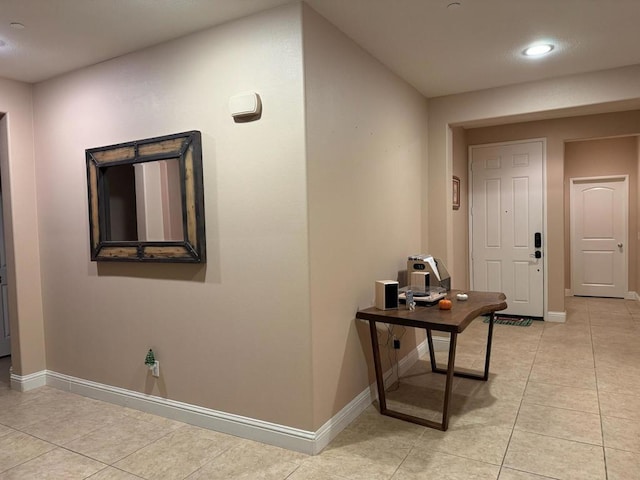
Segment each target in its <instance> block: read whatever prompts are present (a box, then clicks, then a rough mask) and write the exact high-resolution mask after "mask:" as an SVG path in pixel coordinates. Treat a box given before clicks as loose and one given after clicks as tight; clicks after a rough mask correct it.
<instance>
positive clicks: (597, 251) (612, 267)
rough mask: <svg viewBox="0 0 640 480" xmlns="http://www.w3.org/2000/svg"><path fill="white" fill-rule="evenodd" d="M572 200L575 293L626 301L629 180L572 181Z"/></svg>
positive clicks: (621, 178)
mask: <svg viewBox="0 0 640 480" xmlns="http://www.w3.org/2000/svg"><path fill="white" fill-rule="evenodd" d="M570 201H571V208H570V209H571V287H572V289H573V294H574V295H585V296H597V297H614V298H624V296H625V294H626V292H627V277H628V274H627V249H626V243H627V218H628V214H627V203H628V184H627V178H626V177H618V178H603V179H579V178H572V179H571V197H570Z"/></svg>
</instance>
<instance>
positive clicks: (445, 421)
mask: <svg viewBox="0 0 640 480" xmlns="http://www.w3.org/2000/svg"><path fill="white" fill-rule="evenodd" d="M457 339H458V334H457V333H454V332H451V339H450V340H449V363H448V364H447V381H446V383H445V387H444V406H443V408H442V430H443V431H445V430H447V428H449V413H450V412H449V407H450V406H451V390H452V388H453V376H454V374H455V370H454V369H455V361H456V342H457Z"/></svg>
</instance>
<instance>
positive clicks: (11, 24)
mask: <svg viewBox="0 0 640 480" xmlns="http://www.w3.org/2000/svg"><path fill="white" fill-rule="evenodd" d="M9 26H10V27H11V28H16V29H18V30H22V29H23V28H25V27H24V24H22V23H20V22H11V23H10V24H9Z"/></svg>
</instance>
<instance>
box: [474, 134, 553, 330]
mask: <svg viewBox="0 0 640 480" xmlns="http://www.w3.org/2000/svg"><path fill="white" fill-rule="evenodd" d="M531 142H542V229H543V231H542V252H543V253H542V269H543V272H542V314H543V319H544V320H548V317H549V306H548V301H549V275H548V271H549V265H548V257H549V255H548V252H549V250H548V242H547V232H548V231H549V228H548V222H547V138H546V137H539V138H524V139H521V140H511V141H508V142H493V143H479V144H476V145H467V194H468V197H467V198H468V199H469V200H468V201H469V213H468V216H469V219H468V221H469V224H468V228H467V230H468V231H469V239H468V242H469V243H468V245H467V256H468V258H469V262H468V263H469V287H470V288H471V290H473V261H472V260H471V254H472V245H473V217H472V213H473V212H472V210H473V182H472V181H471V180H472V175H473V172H472V169H471V163H472V162H471V158H472V157H471V149H472V148H474V147H501V146H507V145H517V144H519V143H531Z"/></svg>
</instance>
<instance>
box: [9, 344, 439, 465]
mask: <svg viewBox="0 0 640 480" xmlns="http://www.w3.org/2000/svg"><path fill="white" fill-rule="evenodd" d="M433 343H434V349H435V350H436V351H440V350H442V349H448V348H449V339H448V338H446V337H437V336H436V337H433ZM428 353H429V349H428V346H427V341H426V340H425V341H424V342H422V343H421V344H419V345H418V346H417V347H416V348H415V349H413V350H412V351H411V352H410V353H409V354H408V355H407V356H405V357H404V358H402V359H401V360H400V361H399V362H398V368H397V369H393V368H392V369H390V370H389V371H387V372H385V374H384V378H385V385H387V384H389V385H390V384H391V383H393V382H395V381H396V378H397V376H396V371H397V373H398V374H399V375H403V374H404V373H406V371H407V370H408V369H409V368H411V366H412V365H413V364H414V363H415V362H416V361H417V360H418V358H420V357H422V356H425V355H428ZM44 385H49V386H51V387H54V388H57V389H59V390H64V391H67V392H71V393H75V394H78V395H83V396H85V397H90V398H94V399H96V400H101V401H105V402H109V403H114V404H116V405H121V406H124V407H129V408H133V409H136V410H141V411H143V412H148V413H152V414H155V415H160V416H162V417H166V418H170V419H173V420H177V421H180V422H184V423H189V424H191V425H196V426H198V427H202V428H208V429H210V430H215V431H217V432H222V433H227V434H230V435H235V436H237V437H242V438H246V439H249V440H255V441H258V442H262V443H267V444H270V445H275V446H278V447H282V448H287V449H289V450H295V451H298V452H302V453H306V454H309V455H316V454H318V453H320V452H321V451H322V449H324V448H325V447H326V446H327V445H328V444H329V443H330V442H331V440H333V439H334V438H335V437H336V436H337V435H338V434H339V433H340V432H341V431H342V430H344V429H345V428H346V427H347V426H348V425H349V424H350V423H351V422H352V421H353V420H355V419H356V418H357V417H358V415H360V414H361V413H362V412H363V411H364V410H365V409H366V408H367V407H368V406H369V405H371V403H372V402H373V400H375V399H376V398H377V388H376V385H375V383H374V384H372V385H370V386H369V387H367V388H366V389H365V390H363V391H362V392H361V393H360V394H358V395H357V396H356V397H355V398H354V399H353V400H352V401H351V402H349V403H348V404H347V405H346V406H345V407H344V408H342V409H341V410H340V411H339V412H338V413H336V414H335V415H334V416H333V417H332V418H330V419H329V420H328V421H327V422H326V423H325V424H324V425H322V426H321V427H320V428H319V429H318V430H317V431H315V432H314V431H309V430H301V429H298V428H293V427H288V426H286V425H279V424H275V423H271V422H265V421H262V420H257V419H255V418H249V417H243V416H241V415H235V414H232V413H226V412H221V411H218V410H213V409H210V408H204V407H200V406H197V405H191V404H188V403H184V402H178V401H176V400H169V399H166V398H162V397H157V396H155V395H147V394H144V393H140V392H136V391H133V390H127V389H124V388H120V387H113V386H111V385H105V384H102V383H97V382H92V381H90V380H84V379H82V378H77V377H72V376H70V375H64V374H62V373H58V372H53V371H51V370H43V371H40V372H36V373H32V374H30V375H24V376H21V375H16V374H13V373H12V374H11V387H12V388H13V389H15V390H18V391H21V392H26V391H28V390H33V389H34V388H38V387H42V386H44Z"/></svg>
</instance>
